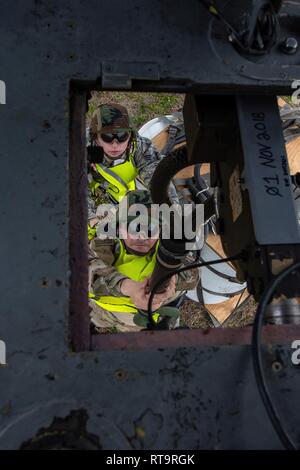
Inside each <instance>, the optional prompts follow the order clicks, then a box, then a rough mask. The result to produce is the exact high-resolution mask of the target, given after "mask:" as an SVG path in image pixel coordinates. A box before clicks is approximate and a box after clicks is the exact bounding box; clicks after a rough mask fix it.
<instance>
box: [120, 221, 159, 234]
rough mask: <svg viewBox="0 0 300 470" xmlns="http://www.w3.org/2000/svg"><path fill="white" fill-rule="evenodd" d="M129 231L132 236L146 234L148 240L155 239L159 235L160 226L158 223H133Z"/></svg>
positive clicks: (128, 228)
mask: <svg viewBox="0 0 300 470" xmlns="http://www.w3.org/2000/svg"><path fill="white" fill-rule="evenodd" d="M128 225H129V226H128V227H127V231H128V233H129V234H130V235H141V234H144V235H145V236H146V237H147V238H152V237H153V238H155V237H156V236H157V235H158V234H159V225H158V224H157V223H152V222H151V223H150V224H139V223H137V224H136V223H135V222H131V223H130V224H128Z"/></svg>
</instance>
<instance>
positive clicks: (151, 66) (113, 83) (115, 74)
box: [102, 61, 160, 90]
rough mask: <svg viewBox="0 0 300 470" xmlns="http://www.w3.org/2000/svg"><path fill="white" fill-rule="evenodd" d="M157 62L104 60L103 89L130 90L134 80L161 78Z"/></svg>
mask: <svg viewBox="0 0 300 470" xmlns="http://www.w3.org/2000/svg"><path fill="white" fill-rule="evenodd" d="M159 79H160V71H159V65H158V64H157V63H156V62H111V61H104V62H102V89H104V90H105V89H112V88H115V89H118V90H130V89H131V88H132V80H159Z"/></svg>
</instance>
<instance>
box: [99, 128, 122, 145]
mask: <svg viewBox="0 0 300 470" xmlns="http://www.w3.org/2000/svg"><path fill="white" fill-rule="evenodd" d="M100 136H101V139H102V140H103V141H104V142H106V143H107V144H111V143H112V142H113V141H114V140H115V139H117V141H118V142H119V144H120V143H122V142H125V141H126V140H127V139H128V137H129V132H127V131H123V132H114V133H110V132H103V133H102V134H100Z"/></svg>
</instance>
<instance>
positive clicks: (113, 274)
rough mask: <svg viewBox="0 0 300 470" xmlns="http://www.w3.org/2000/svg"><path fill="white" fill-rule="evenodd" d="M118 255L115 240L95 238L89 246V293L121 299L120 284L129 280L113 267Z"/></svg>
mask: <svg viewBox="0 0 300 470" xmlns="http://www.w3.org/2000/svg"><path fill="white" fill-rule="evenodd" d="M116 253H117V243H116V242H115V240H110V239H105V240H100V239H99V238H94V239H93V240H92V241H91V243H90V246H89V260H90V268H89V271H90V272H89V278H90V280H89V291H90V292H91V293H92V294H94V295H96V296H100V295H112V296H114V297H120V294H121V293H120V290H119V286H118V283H119V282H120V281H121V280H123V279H127V278H126V276H124V275H123V274H120V273H119V272H118V271H117V269H116V268H115V267H114V266H113V264H114V261H115V257H116Z"/></svg>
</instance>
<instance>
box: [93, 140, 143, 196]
mask: <svg viewBox="0 0 300 470" xmlns="http://www.w3.org/2000/svg"><path fill="white" fill-rule="evenodd" d="M135 150H136V145H135V143H134V145H133V150H132V152H131V153H130V155H129V159H128V160H127V161H126V162H124V163H120V164H119V165H116V166H112V167H110V168H108V167H106V166H105V165H103V164H102V163H96V168H97V171H98V173H99V174H100V175H101V176H102V177H103V178H104V184H103V186H104V188H105V191H106V192H107V193H108V194H109V195H110V197H112V199H113V200H114V201H115V202H117V203H119V202H121V200H122V199H123V197H124V196H125V194H126V193H127V192H128V191H134V190H135V188H136V184H135V181H134V179H135V177H136V176H137V174H138V170H137V168H136V166H135V164H134V158H133V155H134V153H135Z"/></svg>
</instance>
